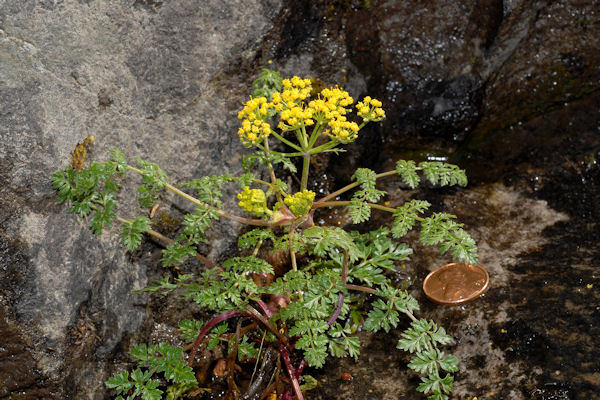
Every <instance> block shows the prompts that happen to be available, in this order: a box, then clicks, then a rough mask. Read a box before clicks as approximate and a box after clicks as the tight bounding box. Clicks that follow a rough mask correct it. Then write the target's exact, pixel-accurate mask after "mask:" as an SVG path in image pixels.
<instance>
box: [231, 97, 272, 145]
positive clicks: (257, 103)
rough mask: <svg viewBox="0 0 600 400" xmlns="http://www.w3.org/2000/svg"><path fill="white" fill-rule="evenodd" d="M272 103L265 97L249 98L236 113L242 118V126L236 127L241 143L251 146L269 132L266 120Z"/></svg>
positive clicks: (260, 140) (269, 127) (269, 128)
mask: <svg viewBox="0 0 600 400" xmlns="http://www.w3.org/2000/svg"><path fill="white" fill-rule="evenodd" d="M271 107H272V103H268V102H267V99H266V98H265V97H256V98H254V99H250V100H248V101H247V102H246V104H245V105H244V108H243V109H242V110H241V111H240V112H239V113H238V118H239V119H241V120H242V128H241V129H238V135H239V137H240V140H241V142H242V144H243V145H244V146H246V147H251V146H254V145H257V144H259V143H260V142H262V141H263V140H264V139H265V138H266V137H267V136H269V134H270V133H271V126H270V124H268V123H267V122H266V119H267V118H268V116H269V109H270V108H271Z"/></svg>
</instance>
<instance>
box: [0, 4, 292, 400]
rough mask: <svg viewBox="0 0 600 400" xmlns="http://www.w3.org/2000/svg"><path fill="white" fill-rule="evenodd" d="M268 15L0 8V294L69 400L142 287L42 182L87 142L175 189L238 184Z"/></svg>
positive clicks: (81, 388)
mask: <svg viewBox="0 0 600 400" xmlns="http://www.w3.org/2000/svg"><path fill="white" fill-rule="evenodd" d="M280 7H281V5H280V2H278V1H276V0H273V1H258V0H256V1H240V0H227V1H221V0H218V1H217V0H214V1H213V0H210V1H203V2H197V1H194V0H184V1H177V2H174V1H156V0H153V1H148V0H144V1H141V0H136V1H127V2H124V1H117V0H114V1H93V0H86V1H81V0H79V1H75V0H71V1H42V2H39V1H33V0H32V1H23V0H18V1H16V0H9V1H5V2H2V4H0V27H1V29H0V60H2V61H1V64H2V66H1V68H0V99H1V102H2V107H1V109H0V137H1V138H2V143H3V144H2V146H0V165H1V167H2V173H1V175H0V178H1V179H0V182H1V188H0V210H1V211H0V220H1V221H2V225H1V228H0V238H1V241H2V243H3V244H6V246H5V247H6V248H7V249H11V250H10V251H9V250H7V252H8V253H7V254H12V255H11V256H10V257H9V256H2V269H1V270H0V279H1V280H2V282H7V284H6V285H5V284H4V283H3V285H2V288H1V289H0V290H1V292H2V295H4V296H7V297H8V298H10V299H11V306H12V308H13V310H14V315H15V316H14V320H15V323H17V322H18V323H19V324H20V325H21V326H22V327H23V331H22V332H21V333H22V335H21V336H22V339H19V340H25V341H26V342H28V343H30V345H31V348H30V349H31V355H32V356H33V358H34V359H35V360H36V361H37V368H38V369H39V370H40V372H41V374H42V375H45V376H48V377H50V378H51V379H52V380H53V381H54V382H57V383H58V384H60V383H61V382H63V385H64V386H65V387H66V389H65V394H66V395H70V396H74V397H77V398H104V390H105V389H104V386H103V381H104V379H105V378H106V376H107V371H106V369H105V368H104V367H105V364H104V362H105V360H106V359H107V357H111V354H112V353H113V352H115V351H117V350H118V349H117V347H116V346H117V345H118V344H119V342H120V341H121V340H122V338H123V335H124V334H126V335H133V334H134V332H135V331H136V330H137V329H138V328H139V327H140V325H141V324H142V321H144V319H145V314H146V304H147V302H148V300H147V296H145V295H140V294H132V290H134V289H139V288H141V287H143V286H144V285H145V284H146V283H147V282H148V279H149V274H151V271H149V270H148V268H150V267H151V266H150V264H149V263H148V262H132V261H131V259H130V256H129V255H128V254H127V252H126V251H125V250H124V248H123V247H122V246H121V245H119V244H118V232H117V230H116V229H109V230H108V231H106V232H104V233H103V235H102V236H101V237H100V238H97V237H94V235H93V234H92V233H91V232H90V231H89V229H88V227H87V224H86V222H83V221H81V220H78V219H77V218H76V217H75V216H74V215H72V214H68V213H67V208H66V207H64V206H58V205H57V204H56V196H55V193H54V191H53V190H52V188H51V185H50V181H49V176H50V174H51V173H52V172H54V171H56V170H57V169H59V168H62V167H64V166H65V165H66V164H68V163H69V159H70V153H71V152H72V151H73V149H74V146H75V145H76V144H77V143H79V142H80V141H81V140H82V139H83V138H85V137H86V136H88V135H93V136H95V144H94V147H93V149H92V150H91V157H92V158H94V159H96V160H102V159H105V157H106V156H107V155H108V151H109V149H111V148H113V147H118V148H120V149H121V150H123V151H124V152H125V153H126V155H127V156H128V158H129V159H130V160H133V159H134V158H135V157H137V156H140V157H142V158H144V159H147V160H149V161H152V162H155V163H157V164H158V165H160V166H162V167H163V168H164V169H165V171H166V172H167V173H168V174H169V175H170V176H171V177H173V180H174V181H175V182H176V181H182V180H185V179H188V178H191V177H197V176H201V175H205V174H214V173H224V172H231V173H236V172H238V169H237V168H239V167H238V161H239V157H240V153H241V151H242V147H241V145H240V144H239V143H238V140H237V135H236V134H235V132H236V129H237V124H238V122H237V119H236V113H237V108H238V107H239V104H240V103H241V101H242V100H243V99H244V98H246V96H247V95H248V92H249V87H248V85H249V83H250V82H251V80H252V79H253V76H252V74H254V72H255V67H254V65H251V63H252V60H253V59H254V57H255V54H256V52H257V51H258V50H259V49H260V44H261V40H262V37H263V36H264V35H265V34H266V32H267V31H268V29H269V28H270V19H271V18H272V17H273V16H274V15H275V14H276V13H277V12H278V10H279V9H280ZM228 71H235V73H230V72H228ZM135 182H136V181H135V178H134V179H132V180H131V181H130V182H129V183H128V184H127V185H126V186H125V188H124V191H129V192H130V193H129V195H124V196H123V198H124V199H126V198H131V197H132V196H133V194H132V192H131V191H132V190H135V187H134V183H135ZM164 200H165V201H166V202H165V204H166V207H169V205H170V201H169V200H170V199H169V198H168V197H166V198H165V199H164ZM138 212H139V211H138V210H137V208H136V205H135V204H134V201H132V202H127V201H125V200H124V201H123V202H122V203H121V207H120V211H119V214H120V215H122V216H123V217H128V218H130V217H133V216H135V215H136V213H138ZM236 229H237V228H236V227H234V226H229V227H226V228H224V230H221V231H218V232H217V234H216V235H215V236H216V237H220V238H224V239H222V240H221V241H220V242H217V243H216V244H215V245H214V246H213V247H212V248H209V249H208V250H210V251H211V253H210V256H211V257H213V258H217V257H220V256H221V255H222V254H223V252H224V251H225V250H226V249H228V246H230V245H231V238H232V237H234V236H235V232H236ZM7 243H13V244H15V243H16V245H11V246H9V245H8V244H7ZM14 254H20V256H19V257H16V256H14ZM15 257H16V258H15ZM146 260H147V258H146ZM142 261H143V259H142ZM84 350H85V351H84ZM109 369H112V367H110V368H109ZM91 371H95V372H93V373H92V372H91ZM64 382H68V384H66V383H64ZM24 384H25V383H24ZM17 386H18V385H17ZM10 390H13V391H15V393H16V391H18V390H20V389H19V387H15V388H12V387H11V388H10ZM57 390H58V389H57Z"/></svg>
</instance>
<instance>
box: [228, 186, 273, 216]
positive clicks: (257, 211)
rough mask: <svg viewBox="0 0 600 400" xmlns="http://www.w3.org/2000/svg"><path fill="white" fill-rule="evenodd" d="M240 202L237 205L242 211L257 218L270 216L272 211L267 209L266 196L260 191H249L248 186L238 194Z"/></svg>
mask: <svg viewBox="0 0 600 400" xmlns="http://www.w3.org/2000/svg"><path fill="white" fill-rule="evenodd" d="M237 198H238V199H239V200H240V201H239V203H238V205H239V206H240V207H241V208H242V210H244V211H247V212H249V213H252V214H254V215H256V216H258V217H260V216H261V215H263V214H265V213H266V214H269V215H270V214H271V213H272V211H271V210H269V209H268V208H267V196H266V195H265V192H263V191H262V190H260V189H250V188H249V187H248V186H246V187H245V188H244V190H242V191H241V192H240V193H238V195H237Z"/></svg>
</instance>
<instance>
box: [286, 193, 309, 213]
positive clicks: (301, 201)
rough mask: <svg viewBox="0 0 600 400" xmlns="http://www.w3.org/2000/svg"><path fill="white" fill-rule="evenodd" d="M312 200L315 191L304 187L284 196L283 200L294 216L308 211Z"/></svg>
mask: <svg viewBox="0 0 600 400" xmlns="http://www.w3.org/2000/svg"><path fill="white" fill-rule="evenodd" d="M314 200H315V192H313V191H312V190H306V189H305V190H303V191H301V192H298V193H295V194H294V195H289V196H286V197H285V198H284V199H283V202H284V203H285V205H286V206H288V208H289V209H290V211H291V212H292V213H293V214H294V215H295V216H297V217H301V216H303V215H306V214H307V213H308V212H309V211H310V208H311V207H312V204H313V201H314Z"/></svg>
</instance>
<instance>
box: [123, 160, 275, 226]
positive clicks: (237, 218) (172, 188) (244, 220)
mask: <svg viewBox="0 0 600 400" xmlns="http://www.w3.org/2000/svg"><path fill="white" fill-rule="evenodd" d="M127 168H128V169H129V170H131V171H133V172H136V173H138V174H140V175H144V172H143V171H142V170H141V169H138V168H135V167H132V166H131V165H127ZM165 189H167V190H169V191H171V192H173V193H175V194H176V195H178V196H180V197H183V198H184V199H186V200H188V201H189V202H191V203H193V204H196V205H198V206H201V207H206V208H208V209H210V210H213V211H215V212H216V213H217V214H219V215H220V216H222V217H223V218H227V219H229V220H232V221H236V222H240V223H242V224H245V225H254V226H271V225H272V224H271V222H270V221H266V220H263V219H251V218H245V217H240V216H237V215H233V214H229V213H228V212H227V211H224V210H221V209H220V208H217V207H214V206H211V205H210V204H207V203H204V202H202V201H200V200H198V199H197V198H195V197H194V196H190V195H189V194H187V193H185V192H184V191H182V190H180V189H178V188H176V187H175V186H173V185H171V184H169V183H165Z"/></svg>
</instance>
